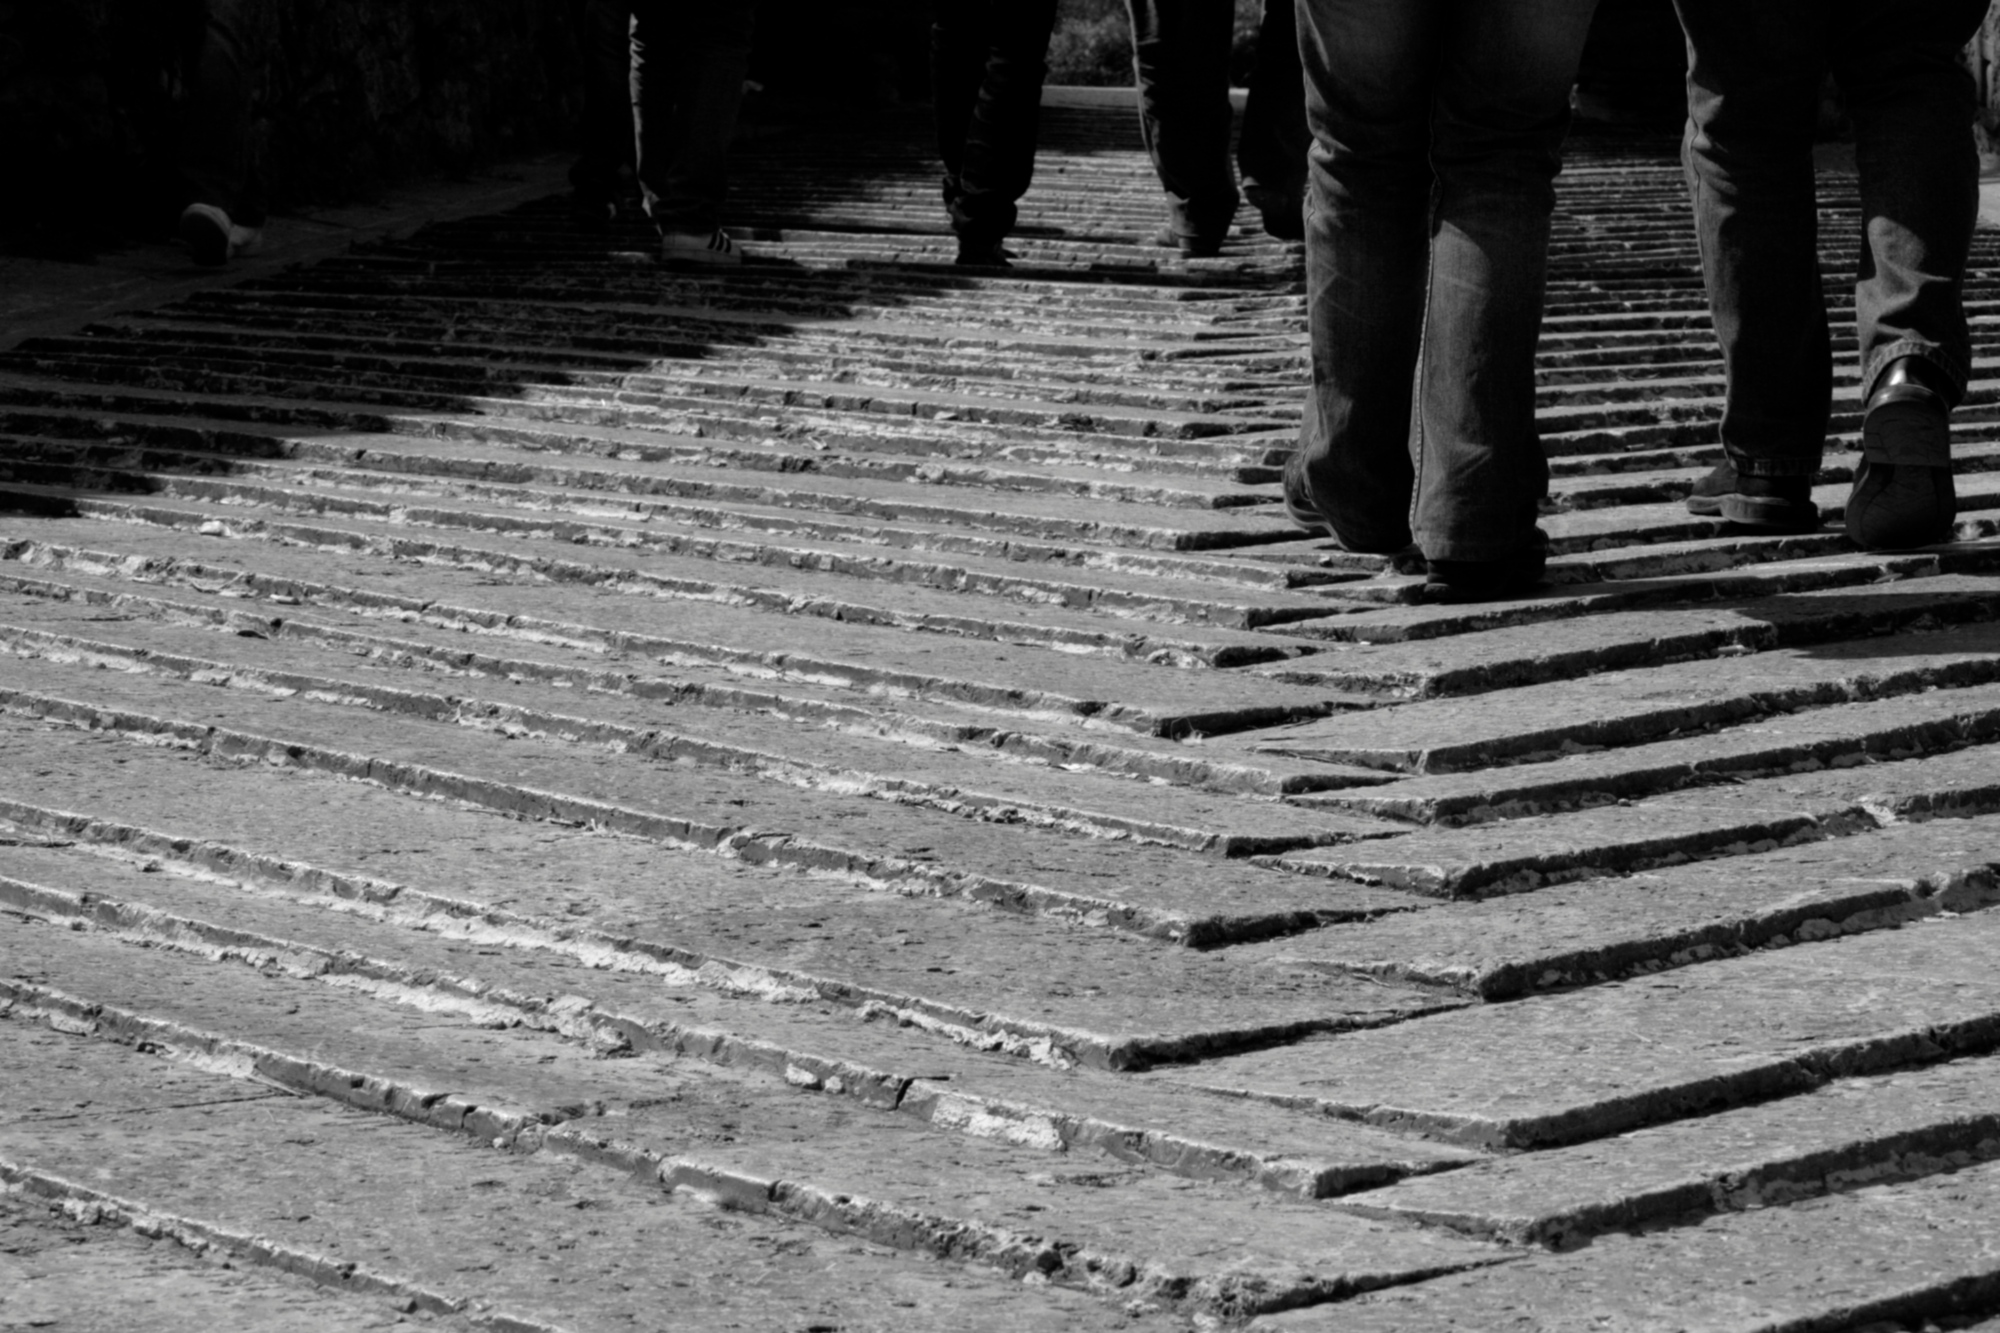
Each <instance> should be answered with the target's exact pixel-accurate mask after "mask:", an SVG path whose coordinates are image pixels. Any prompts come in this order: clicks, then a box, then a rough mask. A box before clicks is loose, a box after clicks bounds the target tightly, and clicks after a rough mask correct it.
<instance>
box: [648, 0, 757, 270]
mask: <svg viewBox="0 0 2000 1333" xmlns="http://www.w3.org/2000/svg"><path fill="white" fill-rule="evenodd" d="M756 22H757V11H756V6H755V4H754V3H752V2H751V0H730V3H727V4H698V3H687V2H684V0H646V2H645V3H642V4H635V5H634V6H633V13H632V100H633V104H634V107H635V112H634V125H635V127H636V129H637V135H636V153H637V157H638V169H639V188H640V191H641V193H643V194H644V196H645V200H646V215H647V216H648V217H650V218H652V220H653V225H654V226H655V227H657V228H659V229H660V230H661V231H674V232H689V233H695V232H707V231H713V230H714V229H715V228H716V227H717V226H718V225H719V224H720V223H721V220H722V199H723V195H724V193H725V190H726V188H727V182H728V165H729V141H730V139H731V138H732V137H734V135H735V133H736V112H737V110H738V108H739V107H741V105H742V102H743V76H744V74H745V73H746V72H747V71H748V69H749V66H750V39H751V36H752V34H753V32H754V31H755V28H756ZM663 131H664V133H662V132H663Z"/></svg>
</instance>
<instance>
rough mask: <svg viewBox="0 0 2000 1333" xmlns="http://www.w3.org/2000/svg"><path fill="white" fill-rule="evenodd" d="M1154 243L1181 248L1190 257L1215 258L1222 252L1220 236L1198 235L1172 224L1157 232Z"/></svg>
mask: <svg viewBox="0 0 2000 1333" xmlns="http://www.w3.org/2000/svg"><path fill="white" fill-rule="evenodd" d="M1153 244H1155V245H1164V246H1166V247H1167V248H1168V249H1170V250H1179V251H1180V252H1181V254H1183V255H1185V256H1186V257H1187V258H1189V259H1213V258H1215V257H1216V256H1217V255H1219V254H1221V253H1222V238H1221V237H1220V236H1196V235H1193V234H1191V233H1189V232H1181V231H1175V230H1174V229H1173V228H1172V227H1171V226H1166V227H1162V228H1160V229H1159V231H1157V232H1155V233H1154V234H1153Z"/></svg>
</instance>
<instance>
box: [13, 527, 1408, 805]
mask: <svg viewBox="0 0 2000 1333" xmlns="http://www.w3.org/2000/svg"><path fill="white" fill-rule="evenodd" d="M100 557H102V558H100ZM4 558H5V557H4V555H0V559H4ZM20 563H21V564H23V565H27V566H29V567H30V568H31V569H32V570H34V571H35V572H33V573H16V572H12V571H11V570H9V569H7V568H6V567H5V566H0V591H4V592H7V593H13V594H19V595H20V596H22V597H25V598H30V599H37V600H40V601H48V602H62V603H75V604H77V605H79V606H87V607H89V608H92V614H95V615H97V616H98V617H99V618H100V619H106V618H108V619H110V620H113V621H117V620H133V619H139V620H158V621H164V622H166V623H169V624H188V625H198V626H202V627H205V628H208V629H212V630H216V631H221V632H226V633H249V634H254V635H256V636H260V637H262V638H265V639H280V638H284V639H296V640H298V641H300V642H304V643H311V644H315V645H327V644H331V645H335V646H338V647H339V648H341V649H343V650H345V651H346V652H347V653H348V654H349V655H350V658H352V657H362V658H366V659H367V660H369V661H370V662H371V663H374V664H378V665H379V664H392V665H395V666H397V667H400V668H405V669H408V670H411V671H420V672H436V673H441V674H443V675H446V676H466V677H474V678H480V679H490V678H498V679H501V680H506V681H538V682H546V683H550V684H554V685H558V686H560V687H562V688H564V689H566V690H571V691H574V692H578V693H596V694H619V695H630V696H632V697H635V698H642V699H650V700H655V701H658V702H660V703H664V704H667V705H669V706H673V707H676V708H681V707H687V706H692V707H698V708H705V709H706V708H713V709H721V710H725V712H726V714H727V715H729V716H732V717H736V718H741V717H742V716H743V715H745V714H754V715H759V716H767V717H772V718H781V719H785V720H787V721H789V722H791V723H793V724H794V725H805V726H812V725H818V726H820V727H825V728H831V729H835V730H838V731H841V732H846V733H853V734H857V735H861V736H865V737H870V738H873V739H875V740H877V741H882V742H894V743H899V744H907V745H912V746H916V747H919V748H922V749H943V750H949V751H958V750H965V751H968V752H976V753H991V754H992V755H994V756H995V757H1004V758H1005V759H1008V760H1017V761H1020V762H1023V763H1031V764H1036V765H1038V767H1039V770H1040V771H1043V772H1045V771H1046V770H1047V769H1049V768H1056V769H1058V770H1060V771H1064V772H1078V773H1081V772H1099V773H1105V774H1113V775H1118V776H1123V777H1134V778H1143V779H1147V780H1149V785H1150V787H1151V788H1152V789H1153V790H1156V791H1157V790H1158V788H1159V787H1160V786H1161V785H1167V786H1171V787H1182V788H1193V789H1196V790H1200V791H1208V792H1227V793H1232V794H1246V795H1261V796H1278V795H1285V794H1290V793H1294V792H1301V791H1314V790H1323V789H1326V788H1329V787H1339V786H1348V785H1354V784H1357V783H1371V782H1389V781H1393V780H1394V775H1392V774H1386V773H1382V772H1379V771H1376V770H1372V769H1362V768H1356V767H1352V766H1348V765H1336V764H1328V763H1324V762H1321V761H1318V760H1310V759H1288V758H1285V757H1282V756H1272V755H1267V754H1262V753H1254V754H1253V753H1251V752H1250V751H1248V750H1246V749H1244V748H1243V747H1242V746H1241V745H1238V744H1235V743H1233V742H1232V740H1231V738H1228V737H1217V738H1214V739H1212V740H1206V741H1201V742H1194V741H1174V740H1169V739H1167V738H1165V737H1154V736H1140V735H1135V734H1132V733H1129V732H1123V733H1113V732H1109V731H1105V730H1099V729H1078V728H1075V727H1066V726H1065V725H1064V723H1063V720H1062V719H1060V718H1056V719H1046V720H1044V719H1037V718H1031V717H1027V716H1017V717H1013V718H1009V719H1006V720H1005V723H1004V725H1003V724H1001V723H999V722H997V721H996V719H995V718H994V717H993V715H992V713H991V712H990V711H987V710H983V709H980V708H978V707H976V706H972V705H955V704H953V703H952V702H950V701H948V700H938V699H897V700H895V701H894V702H893V703H891V702H890V701H887V700H884V699H882V698H880V697H879V696H875V697H870V696H866V695H864V696H863V697H860V698H857V697H855V695H854V694H852V693H849V692H846V691H843V690H842V689H841V688H840V687H839V686H838V685H837V684H822V683H820V682H817V681H811V680H805V679H799V678H796V677H788V678H785V679H783V680H782V683H775V682H773V681H772V680H771V679H769V677H770V676H777V675H780V674H781V672H780V671H772V672H769V673H764V674H760V673H757V672H755V671H753V670H750V669H748V668H747V667H746V669H744V670H743V671H741V672H731V671H729V670H728V669H727V668H725V667H722V666H716V665H706V664H700V663H686V662H681V663H675V664H674V665H673V666H672V667H671V668H669V669H667V670H665V671H661V670H649V671H643V672H642V671H639V670H634V669H633V667H634V665H635V664H634V662H633V660H632V659H633V658H634V657H635V656H639V657H642V658H643V657H644V656H645V655H644V654H634V653H630V652H626V651H623V650H621V648H620V647H619V646H618V645H619V644H620V643H621V642H623V640H622V639H621V638H620V636H619V634H618V633H617V632H615V631H600V630H593V629H592V628H591V627H589V626H585V625H581V624H575V623H572V624H568V625H563V624H560V623H554V622H546V621H545V622H541V623H539V624H518V623H515V624H510V623H504V622H503V623H492V624H488V623H480V622H483V620H484V617H481V616H479V615H478V613H476V612H475V611H474V610H473V609H472V608H467V607H460V608H450V607H446V606H443V605H440V604H437V603H432V604H430V605H428V606H426V607H424V608H422V610H421V611H420V612H419V611H413V612H410V613H408V614H407V616H405V615H399V614H393V613H392V614H388V615H384V614H380V613H377V614H369V612H370V611H371V610H376V609H377V608H375V607H373V606H372V605H371V606H369V607H363V608H355V607H343V606H340V605H331V606H329V605H324V604H320V603H317V602H316V603H315V604H314V605H313V609H312V611H311V613H310V614H306V615H300V614H298V612H297V610H296V608H297V605H298V604H299V602H300V600H301V599H300V598H298V597H297V596H296V595H294V594H293V593H291V592H285V591H279V589H281V588H285V587H287V586H296V585H286V584H275V585H262V584H260V585H254V586H251V587H247V588H246V587H243V586H239V585H238V584H236V583H233V582H231V581H229V578H228V576H227V575H224V576H223V580H222V584H223V586H221V587H220V588H219V590H216V591H208V590H207V588H208V587H209V586H211V585H208V584H205V583H204V582H203V580H202V579H201V577H200V573H199V570H200V567H199V566H196V567H194V568H193V570H188V569H185V568H184V569H183V570H182V573H181V575H180V576H178V577H177V576H176V575H175V574H174V573H173V572H172V571H167V572H166V574H165V576H164V577H162V578H159V579H158V580H155V579H154V578H153V577H151V575H152V574H153V573H154V572H155V571H150V570H142V571H139V572H140V573H141V574H142V575H144V576H145V577H141V578H140V579H139V580H138V581H137V582H136V583H134V582H132V581H128V580H124V579H119V578H115V577H97V576H94V575H90V574H82V573H77V572H74V570H73V569H72V566H74V565H79V564H81V565H87V566H89V567H91V568H97V569H102V568H104V567H105V566H106V564H107V563H110V564H116V563H117V562H116V561H115V560H113V559H112V558H111V557H110V554H109V553H108V552H98V553H82V552H76V551H73V550H69V551H65V550H62V549H61V548H51V547H46V546H36V547H33V548H31V549H30V550H28V551H25V552H22V553H20ZM48 568H54V569H56V570H57V571H58V572H57V573H55V574H52V575H50V576H48V577H42V576H41V575H40V571H42V570H44V569H48ZM161 583H164V584H166V585H167V586H166V587H165V588H161V587H159V586H158V585H159V584H161ZM149 585H150V586H149ZM30 604H32V603H30ZM420 617H423V618H420ZM430 618H435V619H436V620H437V621H439V622H441V623H431V619H430ZM385 622H387V623H385ZM468 634H479V635H482V636H483V639H477V640H472V641H470V642H471V643H472V644H473V645H474V646H468V639H467V635H468ZM350 665H352V663H351V662H350ZM1039 780H1040V778H1039V776H1038V778H1037V781H1038V782H1039Z"/></svg>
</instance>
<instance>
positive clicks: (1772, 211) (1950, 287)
mask: <svg viewBox="0 0 2000 1333" xmlns="http://www.w3.org/2000/svg"><path fill="white" fill-rule="evenodd" d="M1676 5H1677V7H1678V8H1679V10H1680V16H1681V24H1682V26H1683V27H1684V28H1685V29H1686V31H1687V35H1688V57H1689V68H1688V128H1687V137H1686V140H1685V146H1684V154H1683V155H1684V159H1685V162H1686V166H1687V175H1688V185H1689V189H1690V190H1691V191H1692V192H1693V195H1694V209H1695V228H1696V232H1697V234H1698V236H1699V237H1700V241H1701V258H1702V273H1703V276H1704V278H1705V279H1706V281H1707V284H1708V300H1709V308H1710V310H1711V311H1712V312H1713V314H1714V317H1715V332H1716V337H1717V339H1718V341H1720V343H1721V345H1722V359H1723V365H1724V368H1725V370H1726V372H1727V375H1728V398H1727V402H1726V405H1725V406H1724V408H1723V416H1722V443H1723V447H1724V449H1725V450H1726V452H1727V453H1728V456H1729V460H1730V462H1731V463H1732V464H1733V465H1734V466H1735V467H1736V470H1737V471H1738V472H1739V473H1742V474H1745V475H1749V476H1763V477H1782V476H1810V475H1812V474H1813V473H1815V472H1817V471H1818V470H1819V463H1820V451H1821V449H1822V447H1823V445H1824V443H1825V440H1826V430H1827V420H1828V415H1829V413H1830V411H1831V404H1832V397H1833V368H1832V354H1831V339H1830V336H1829V332H1828V326H1827V311H1826V303H1825V300H1824V298H1823V295H1822V290H1821V286H1820V272H1819V252H1818V233H1817V223H1818V211H1817V201H1816V198H1815V195H1814V188H1813V164H1812V145H1813V134H1814V130H1815V128H1816V121H1817V114H1818V108H1819V94H1820V88H1821V84H1822V82H1823V80H1824V78H1825V76H1826V74H1827V72H1828V71H1829V70H1831V71H1832V73H1833V76H1834V78H1835V80H1836V81H1837V82H1838V83H1839V85H1840V89H1841V92H1842V94H1843V95H1844V96H1845V98H1846V103H1847V109H1848V112H1849V114H1850V116H1851V117H1852V119H1853V122H1854V140H1855V165H1856V167H1857V168H1858V169H1859V172H1860V176H1861V210H1862V234H1861V236H1860V237H1859V238H1858V242H1859V245H1860V249H1861V263H1860V278H1859V281H1858V282H1857V284H1856V287H1855V317H1856V321H1857V324H1858V330H1859V334H1860V340H1861V396H1862V399H1863V401H1866V399H1867V397H1868V395H1869V393H1870V392H1871V391H1872V390H1873V388H1874V385H1875V381H1876V379H1877V377H1878V376H1880V374H1881V373H1882V371H1883V369H1884V368H1885V367H1886V366H1887V365H1888V364H1889V363H1890V362H1891V361H1893V360H1895V359H1897V358H1898V357H1904V356H1918V357H1922V358H1924V359H1925V360H1927V361H1929V362H1931V363H1933V364H1934V365H1935V366H1937V367H1938V369H1940V370H1942V371H1943V372H1944V378H1945V380H1946V381H1947V382H1948V383H1949V384H1950V385H1951V386H1952V392H1951V395H1950V397H1951V398H1952V400H1953V402H1954V403H1955V402H1956V400H1957V398H1959V397H1960V396H1962V395H1963V393H1964V387H1965V382H1966V378H1967V375H1968V374H1969V373H1970V370H1971V363H1972V345H1971V340H1970V337H1969V335H1968V333H1967V330H1966V323H1965V313H1964V309H1963V305H1962V302H1961V288H1962V283H1963V277H1964V273H1965V263H1966V256H1967V251H1968V250H1969V248H1970V245H1971V240H1972V225H1973V219H1974V217H1975V215H1976V213H1977V211H1978V205H1979V197H1978V189H1979V186H1978V177H1979V163H1978V157H1977V154H1976V153H1975V151H1974V147H1973V142H1972V128H1971V126H1972V113H1973V95H1972V81H1971V78H1970V76H1969V75H1968V74H1967V73H1966V71H1965V69H1964V67H1963V66H1962V65H1961V64H1960V63H1959V53H1960V51H1961V50H1962V49H1963V48H1964V46H1965V43H1966V42H1967V40H1969V39H1970V38H1971V36H1972V34H1973V32H1974V31H1975V30H1976V29H1977V28H1978V26H1979V22H1980V20H1981V18H1982V17H1984V15H1985V13H1986V6H1987V0H1897V2H1896V3H1889V2H1888V0H1757V2H1756V3H1755V4H1745V3H1744V2H1743V0H1676Z"/></svg>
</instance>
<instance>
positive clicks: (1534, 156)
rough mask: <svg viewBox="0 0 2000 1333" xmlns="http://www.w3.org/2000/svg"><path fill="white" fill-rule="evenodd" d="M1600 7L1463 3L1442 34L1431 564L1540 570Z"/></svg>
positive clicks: (1427, 330) (1427, 510)
mask: <svg viewBox="0 0 2000 1333" xmlns="http://www.w3.org/2000/svg"><path fill="white" fill-rule="evenodd" d="M1596 7H1597V5H1596V0H1460V3H1458V4H1455V5H1454V6H1453V7H1452V11H1451V12H1452V19H1451V22H1450V24H1449V25H1448V28H1447V30H1446V32H1445V34H1444V41H1443V58H1442V60H1441V62H1440V64H1439V67H1438V72H1437V82H1436V88H1437V94H1436V103H1435V106H1436V110H1435V113H1434V115H1433V119H1432V122H1431V164H1432V169H1433V170H1434V171H1435V173H1436V175H1437V195H1436V204H1435V209H1434V212H1433V216H1432V223H1431V274H1430V284H1429V293H1428V309H1427V314H1426V318H1425V322H1424V343H1423V357H1422V365H1421V367H1420V368H1419V370H1418V380H1419V382H1418V391H1417V413H1418V416H1417V430H1416V446H1417V499H1416V504H1415V506H1414V509H1413V517H1412V523H1411V527H1412V529H1413V531H1414V533H1415V536H1416V540H1417V544H1418V545H1419V546H1421V547H1422V548H1423V552H1424V555H1425V557H1426V558H1427V559H1428V560H1430V561H1432V562H1433V564H1434V565H1435V564H1436V563H1438V562H1450V563H1454V564H1482V563H1492V562H1499V561H1506V560H1510V559H1514V558H1515V557H1518V556H1522V555H1523V553H1527V552H1533V553H1534V555H1533V556H1532V560H1531V563H1533V564H1534V566H1535V569H1534V575H1535V576H1536V577H1539V575H1540V555H1539V553H1540V550H1541V547H1542V545H1543V539H1542V537H1541V534H1540V533H1539V531H1538V530H1537V529H1536V527H1535V518H1536V515H1537V513H1538V511H1539V506H1540V502H1541V500H1542V498H1543V496H1544V495H1545V494H1546V493H1547V489H1548V464H1547V462H1546V461H1545V459H1544V457H1543V454H1542V446H1541V439H1540V437H1539V435H1538V434H1537V433H1536V429H1535V344H1536V341H1537V340H1538V338H1539V337H1540V333H1541V322H1542V296H1543V286H1544V276H1545V274H1546V271H1547V264H1548V239H1549V215H1550V214H1551V213H1552V212H1553V211H1554V208H1555V186H1554V180H1555V176H1556V173H1557V171H1559V170H1560V169H1561V166H1562V158H1561V152H1562V141H1563V136H1564V135H1565V134H1566V133H1567V131H1568V129H1569V92H1570V87H1571V85H1572V84H1573V83H1574V82H1575V81H1576V68H1577V62H1578V60H1579V59H1580V58H1581V56H1582V54H1583V41H1584V38H1585V36H1586V35H1587V34H1588V33H1589V31H1590V18H1591V14H1592V12H1593V11H1594V10H1595V9H1596ZM1527 581H1528V582H1532V581H1533V579H1532V578H1530V579H1528V580H1527Z"/></svg>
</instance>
